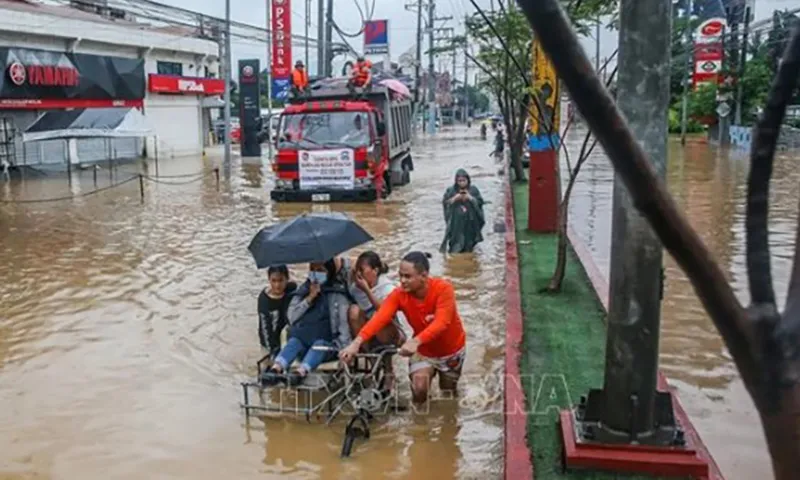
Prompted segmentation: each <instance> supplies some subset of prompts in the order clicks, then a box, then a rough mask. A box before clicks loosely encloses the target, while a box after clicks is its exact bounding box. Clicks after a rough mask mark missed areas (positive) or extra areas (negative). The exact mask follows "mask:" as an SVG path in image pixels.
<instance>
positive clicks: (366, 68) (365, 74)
mask: <svg viewBox="0 0 800 480" xmlns="http://www.w3.org/2000/svg"><path fill="white" fill-rule="evenodd" d="M371 82H372V62H370V61H369V60H366V59H365V58H364V56H363V55H360V56H359V57H358V60H357V61H356V64H355V65H354V66H353V72H352V73H351V74H350V81H349V82H348V86H349V87H350V89H351V90H354V89H355V87H358V88H363V89H367V88H369V86H370V83H371Z"/></svg>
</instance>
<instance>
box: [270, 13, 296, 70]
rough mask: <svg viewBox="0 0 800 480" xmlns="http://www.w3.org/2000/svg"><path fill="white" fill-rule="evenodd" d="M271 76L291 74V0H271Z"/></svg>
mask: <svg viewBox="0 0 800 480" xmlns="http://www.w3.org/2000/svg"><path fill="white" fill-rule="evenodd" d="M271 27H272V78H279V79H285V78H289V77H290V76H291V74H292V8H291V0H272V26H271Z"/></svg>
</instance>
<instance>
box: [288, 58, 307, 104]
mask: <svg viewBox="0 0 800 480" xmlns="http://www.w3.org/2000/svg"><path fill="white" fill-rule="evenodd" d="M307 91H308V72H307V71H306V69H305V65H303V62H302V61H300V60H298V61H297V62H296V63H295V64H294V70H292V92H293V93H294V94H295V96H297V95H301V94H305V93H306V92H307Z"/></svg>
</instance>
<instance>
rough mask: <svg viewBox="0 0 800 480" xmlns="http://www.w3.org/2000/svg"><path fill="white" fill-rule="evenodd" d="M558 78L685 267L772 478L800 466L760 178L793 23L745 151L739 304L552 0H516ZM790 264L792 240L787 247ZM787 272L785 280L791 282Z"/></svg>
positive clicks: (797, 404) (799, 422)
mask: <svg viewBox="0 0 800 480" xmlns="http://www.w3.org/2000/svg"><path fill="white" fill-rule="evenodd" d="M519 4H520V6H521V7H522V8H523V10H524V11H525V15H526V17H527V18H528V21H529V22H530V24H531V25H532V26H533V28H534V30H535V32H536V34H537V35H539V38H541V39H542V44H543V47H544V49H545V51H546V52H547V53H548V55H549V56H550V58H551V59H553V63H554V64H555V67H556V69H557V70H558V73H559V76H560V77H561V78H562V79H563V81H564V83H565V84H566V85H567V86H568V88H569V90H570V93H571V94H572V97H573V100H574V101H575V103H576V105H577V106H578V108H579V110H580V111H581V113H582V114H583V115H584V118H585V120H586V123H587V124H588V125H589V127H590V128H591V129H592V131H593V132H594V134H595V135H596V137H597V138H599V139H600V142H601V144H602V145H603V147H604V149H605V151H606V153H607V155H608V157H609V159H610V160H611V163H612V164H613V166H614V169H615V171H616V173H617V174H618V175H619V176H620V178H621V179H622V180H623V181H624V184H625V188H626V189H627V191H628V193H629V194H630V196H631V198H632V199H633V202H634V205H635V206H636V208H637V209H638V210H639V211H640V212H641V214H642V215H643V216H644V217H645V218H646V219H647V220H648V222H649V225H650V228H652V229H653V230H654V231H655V232H656V234H657V235H658V237H659V239H660V240H661V242H662V243H663V245H664V247H666V249H667V250H668V251H669V252H670V254H671V255H672V257H673V258H674V259H675V261H676V263H677V264H678V265H679V266H680V267H681V269H682V270H683V271H684V272H685V273H686V275H687V277H688V278H689V280H690V281H691V283H692V286H693V287H694V290H695V293H696V294H697V296H698V298H699V299H700V300H701V302H702V303H703V306H704V307H705V309H706V311H707V312H708V314H709V316H710V317H711V320H712V321H713V322H714V325H715V326H716V328H717V330H718V331H719V333H720V335H721V336H722V338H723V340H724V341H725V345H726V346H727V348H728V350H729V352H730V354H731V357H733V360H734V362H735V364H736V367H737V369H738V370H739V373H740V375H741V378H742V381H743V382H744V384H745V386H746V387H747V390H748V393H750V395H751V397H752V398H753V400H754V403H755V406H756V408H757V409H758V412H759V417H760V419H761V423H762V426H763V429H764V434H765V436H766V439H767V445H768V446H769V453H770V457H771V459H772V466H773V471H774V476H775V478H776V479H777V480H790V479H794V478H797V472H798V471H800V349H798V345H800V314H798V313H797V311H796V310H795V309H796V308H797V306H798V304H799V303H800V298H798V295H800V292H798V291H797V290H795V289H794V288H792V285H791V284H790V289H789V298H788V300H787V307H786V310H785V311H784V314H783V315H781V314H780V313H779V311H778V308H777V305H776V302H775V295H774V291H773V285H772V283H773V282H772V275H771V272H770V258H771V257H770V254H769V237H768V236H769V231H768V203H769V182H770V179H771V176H772V167H773V165H772V163H773V159H774V155H775V145H776V143H777V139H778V133H779V131H780V124H781V122H782V121H783V118H784V115H785V112H786V107H787V105H788V103H789V101H790V99H791V96H792V93H793V91H794V89H795V88H796V87H797V78H798V76H800V28H798V29H795V30H794V32H793V33H792V38H791V40H790V42H789V45H788V46H787V48H786V50H785V51H784V56H783V59H782V62H781V65H780V68H779V70H778V74H777V75H776V78H775V79H774V80H773V84H772V88H771V91H770V94H769V98H768V100H767V103H766V106H765V108H764V112H763V113H762V116H761V119H760V120H759V122H758V127H757V129H756V133H755V135H754V140H753V148H752V149H751V154H750V174H749V180H748V193H747V212H746V220H745V224H746V227H747V228H746V232H747V249H746V255H747V267H748V268H747V275H748V282H749V286H750V302H751V303H750V305H749V306H748V307H747V308H745V307H744V306H743V305H742V304H741V303H740V301H739V299H738V298H737V296H736V294H735V293H734V291H733V289H732V288H731V286H730V284H729V283H728V281H727V279H726V276H725V274H724V272H723V269H722V268H721V267H720V265H719V264H718V263H717V262H715V261H714V260H713V259H712V256H711V254H710V252H709V251H708V248H707V247H706V245H705V244H704V243H703V241H702V240H701V238H700V236H699V235H698V234H697V232H696V231H695V230H694V229H693V228H692V226H691V224H690V223H689V222H688V220H686V218H685V217H684V216H683V214H682V213H681V211H680V209H679V208H678V206H677V205H676V203H675V201H674V199H673V198H672V196H670V194H669V193H668V192H667V190H666V188H665V186H664V185H663V183H662V182H660V181H659V180H658V178H657V176H656V173H655V172H654V170H653V168H652V166H650V165H648V164H649V161H648V158H647V154H646V153H645V151H644V149H643V148H642V146H641V144H640V143H639V142H638V141H637V140H636V138H634V136H633V134H632V132H631V130H630V128H628V126H627V125H626V122H625V119H624V118H623V116H622V114H621V113H620V111H619V110H618V109H617V108H616V105H615V102H614V100H613V98H612V97H611V95H609V92H608V91H607V89H605V88H604V87H603V85H602V83H601V82H600V80H599V78H598V77H597V75H596V73H595V72H594V71H593V68H592V67H591V64H590V62H589V60H588V58H587V57H586V54H585V52H584V50H583V48H582V46H581V44H580V41H579V39H578V37H577V36H576V35H575V33H574V32H573V31H571V28H570V26H569V23H568V20H567V18H566V17H565V16H564V14H563V11H562V9H561V5H560V4H559V2H558V1H556V0H521V1H520V2H519ZM794 253H795V259H794V262H795V266H797V263H798V261H800V244H798V245H796V246H795V252H794ZM796 280H798V279H796V278H793V279H792V283H794V282H795V281H796Z"/></svg>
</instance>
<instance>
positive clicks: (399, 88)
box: [380, 78, 411, 97]
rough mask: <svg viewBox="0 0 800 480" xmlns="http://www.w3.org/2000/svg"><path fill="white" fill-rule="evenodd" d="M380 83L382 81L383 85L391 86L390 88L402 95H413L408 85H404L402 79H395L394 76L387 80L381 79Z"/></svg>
mask: <svg viewBox="0 0 800 480" xmlns="http://www.w3.org/2000/svg"><path fill="white" fill-rule="evenodd" d="M380 83H381V85H383V86H385V87H387V88H389V89H390V90H393V91H395V92H397V93H399V94H400V95H404V96H406V97H410V96H411V91H410V90H409V89H408V87H406V86H405V85H403V82H401V81H400V80H395V79H393V78H387V79H386V80H381V82H380Z"/></svg>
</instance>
